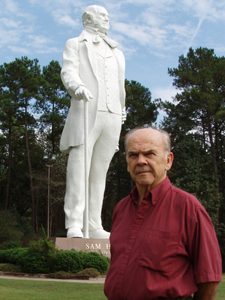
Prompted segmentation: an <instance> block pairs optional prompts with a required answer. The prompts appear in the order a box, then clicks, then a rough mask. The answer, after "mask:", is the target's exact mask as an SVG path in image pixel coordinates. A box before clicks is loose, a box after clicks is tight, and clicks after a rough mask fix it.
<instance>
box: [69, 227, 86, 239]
mask: <svg viewBox="0 0 225 300" xmlns="http://www.w3.org/2000/svg"><path fill="white" fill-rule="evenodd" d="M67 237H68V238H82V237H83V233H82V231H81V229H79V228H74V227H71V228H69V229H68V230H67Z"/></svg>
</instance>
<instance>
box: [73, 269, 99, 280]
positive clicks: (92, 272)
mask: <svg viewBox="0 0 225 300" xmlns="http://www.w3.org/2000/svg"><path fill="white" fill-rule="evenodd" d="M76 275H77V276H81V277H82V276H83V277H88V278H89V277H92V278H95V277H98V276H99V275H100V273H99V271H98V270H96V269H95V268H87V269H84V270H82V271H80V272H78V273H76Z"/></svg>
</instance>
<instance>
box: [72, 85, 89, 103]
mask: <svg viewBox="0 0 225 300" xmlns="http://www.w3.org/2000/svg"><path fill="white" fill-rule="evenodd" d="M74 94H75V98H76V99H77V100H85V101H90V100H91V99H93V96H92V94H91V92H90V91H89V90H88V89H87V88H86V87H85V86H83V85H80V86H79V87H78V88H77V89H76V90H75V92H74Z"/></svg>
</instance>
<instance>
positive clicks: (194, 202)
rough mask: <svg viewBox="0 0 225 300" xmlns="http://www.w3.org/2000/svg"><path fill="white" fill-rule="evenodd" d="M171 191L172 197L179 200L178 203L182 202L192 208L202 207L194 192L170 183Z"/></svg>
mask: <svg viewBox="0 0 225 300" xmlns="http://www.w3.org/2000/svg"><path fill="white" fill-rule="evenodd" d="M171 191H172V193H173V198H175V199H176V200H177V201H179V203H181V202H182V203H183V204H184V205H188V206H192V207H193V208H202V204H201V202H200V201H199V200H198V199H197V197H196V196H195V195H194V194H192V193H190V192H188V191H186V190H184V189H182V188H180V187H177V186H174V185H171Z"/></svg>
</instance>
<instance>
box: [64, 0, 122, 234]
mask: <svg viewBox="0 0 225 300" xmlns="http://www.w3.org/2000/svg"><path fill="white" fill-rule="evenodd" d="M82 20H83V26H84V30H83V31H82V33H81V34H80V36H78V37H76V38H72V39H69V40H68V41H67V42H66V46H65V50H64V52H63V66H62V70H61V78H62V81H63V83H64V85H65V87H66V89H67V91H68V92H69V94H70V96H71V106H70V110H69V113H68V117H67V120H66V123H65V126H64V130H63V133H62V136H61V141H60V149H61V151H67V152H69V157H68V162H67V180H66V194H65V205H64V210H65V223H66V224H65V225H66V229H67V237H83V218H84V216H83V215H84V210H85V199H84V197H85V179H84V111H83V110H84V101H88V163H87V165H88V174H89V175H88V181H89V237H90V238H108V237H109V233H108V232H106V231H105V230H104V229H103V227H102V222H101V210H102V202H103V196H104V190H105V181H106V173H107V170H108V167H109V164H110V161H111V159H112V157H113V155H114V153H115V149H116V148H117V145H118V141H119V136H120V131H121V125H122V119H123V118H124V114H123V111H124V108H125V88H124V80H125V60H124V55H123V53H122V52H121V51H120V50H119V49H118V47H117V46H118V44H117V43H116V42H115V41H113V40H112V39H110V38H109V37H108V36H107V32H108V29H109V16H108V12H107V11H106V9H105V8H104V7H101V6H97V5H91V6H88V7H87V8H86V9H85V12H84V14H83V16H82Z"/></svg>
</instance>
